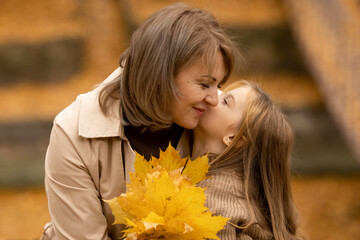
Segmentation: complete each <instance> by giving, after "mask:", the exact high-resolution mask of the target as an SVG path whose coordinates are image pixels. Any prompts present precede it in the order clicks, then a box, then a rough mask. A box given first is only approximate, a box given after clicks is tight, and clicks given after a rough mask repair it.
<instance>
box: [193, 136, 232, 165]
mask: <svg viewBox="0 0 360 240" xmlns="http://www.w3.org/2000/svg"><path fill="white" fill-rule="evenodd" d="M225 148H226V146H225V144H224V143H223V142H222V140H221V139H213V138H210V137H209V136H207V135H205V134H202V133H201V132H199V131H196V130H194V142H193V147H192V154H191V158H192V159H195V158H197V157H199V156H202V155H205V154H207V153H215V154H220V153H222V152H223V151H224V150H225Z"/></svg>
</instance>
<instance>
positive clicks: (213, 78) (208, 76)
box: [200, 75, 217, 82]
mask: <svg viewBox="0 0 360 240" xmlns="http://www.w3.org/2000/svg"><path fill="white" fill-rule="evenodd" d="M200 77H207V78H210V79H211V80H213V81H214V82H216V81H217V79H216V77H213V76H210V75H201V76H200Z"/></svg>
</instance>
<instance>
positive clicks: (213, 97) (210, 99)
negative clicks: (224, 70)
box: [204, 89, 218, 107]
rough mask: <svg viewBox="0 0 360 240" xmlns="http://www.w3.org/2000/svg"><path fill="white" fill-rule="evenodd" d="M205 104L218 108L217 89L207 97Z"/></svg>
mask: <svg viewBox="0 0 360 240" xmlns="http://www.w3.org/2000/svg"><path fill="white" fill-rule="evenodd" d="M204 100H205V102H206V103H207V104H209V105H210V106H214V107H215V106H216V105H217V104H218V92H217V89H216V90H215V91H212V92H211V94H208V95H207V96H206V97H205V99H204Z"/></svg>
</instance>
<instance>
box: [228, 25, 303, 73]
mask: <svg viewBox="0 0 360 240" xmlns="http://www.w3.org/2000/svg"><path fill="white" fill-rule="evenodd" d="M225 30H226V31H227V32H228V33H229V35H230V36H232V37H233V39H234V40H235V42H236V43H237V46H238V49H239V51H240V53H241V54H242V56H243V58H244V63H245V69H246V71H247V72H249V73H250V74H263V73H265V74H268V73H274V72H289V73H291V74H297V75H304V76H308V75H309V71H308V69H307V67H306V66H305V64H304V60H303V57H302V55H301V53H300V51H299V49H298V46H297V44H296V41H295V39H294V37H293V34H292V32H291V29H290V28H289V26H288V25H287V24H279V25H269V26H252V27H244V26H236V25H225Z"/></svg>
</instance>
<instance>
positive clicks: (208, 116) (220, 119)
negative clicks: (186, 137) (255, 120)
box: [195, 86, 251, 140]
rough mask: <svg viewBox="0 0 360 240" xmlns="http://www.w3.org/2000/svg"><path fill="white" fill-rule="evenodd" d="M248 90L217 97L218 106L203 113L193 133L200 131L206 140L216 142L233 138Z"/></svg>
mask: <svg viewBox="0 0 360 240" xmlns="http://www.w3.org/2000/svg"><path fill="white" fill-rule="evenodd" d="M250 90H251V88H250V87H248V86H244V87H239V88H236V89H234V90H231V91H229V92H226V93H223V94H222V95H221V96H219V104H218V105H217V106H215V107H211V108H209V110H208V111H207V112H206V113H204V115H203V117H202V118H201V119H200V121H199V124H198V126H197V127H196V129H195V131H198V132H199V131H200V132H201V133H202V134H203V135H205V136H206V137H207V138H211V139H218V140H223V138H224V137H226V136H234V134H235V132H236V131H237V129H238V127H239V126H240V122H241V118H242V115H243V112H244V108H245V104H246V98H247V96H248V93H249V91H250Z"/></svg>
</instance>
